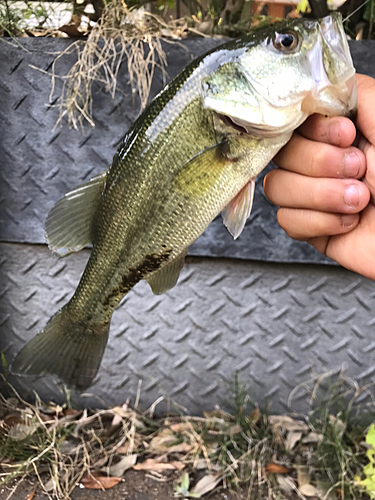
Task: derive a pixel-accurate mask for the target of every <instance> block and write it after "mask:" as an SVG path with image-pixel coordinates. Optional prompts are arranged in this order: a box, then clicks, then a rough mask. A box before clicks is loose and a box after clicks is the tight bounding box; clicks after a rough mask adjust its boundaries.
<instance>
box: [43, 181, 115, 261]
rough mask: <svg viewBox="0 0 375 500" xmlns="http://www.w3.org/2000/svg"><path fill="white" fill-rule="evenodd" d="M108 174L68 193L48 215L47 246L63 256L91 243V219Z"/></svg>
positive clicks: (46, 227) (46, 225) (46, 228)
mask: <svg viewBox="0 0 375 500" xmlns="http://www.w3.org/2000/svg"><path fill="white" fill-rule="evenodd" d="M106 175H107V172H103V173H102V174H100V175H97V176H96V177H93V178H92V179H91V180H90V181H89V182H87V183H85V184H82V185H81V186H79V187H77V188H76V189H74V190H73V191H70V192H69V193H67V194H66V195H65V196H64V198H62V199H61V200H59V201H58V202H57V203H56V205H55V206H54V207H53V208H52V210H51V211H50V213H49V214H48V217H47V220H46V224H45V232H46V237H47V242H48V246H49V247H50V249H51V250H52V251H53V252H55V253H57V254H58V255H59V256H60V257H65V256H66V255H68V254H70V253H72V252H78V250H81V248H84V247H85V246H86V245H88V244H89V243H91V228H92V220H93V217H94V214H95V211H96V207H97V205H98V201H99V198H100V196H101V194H102V192H103V189H104V184H105V179H106Z"/></svg>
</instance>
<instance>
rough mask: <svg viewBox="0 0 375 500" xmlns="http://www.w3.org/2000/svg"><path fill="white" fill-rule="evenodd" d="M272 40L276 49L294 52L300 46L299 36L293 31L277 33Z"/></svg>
mask: <svg viewBox="0 0 375 500" xmlns="http://www.w3.org/2000/svg"><path fill="white" fill-rule="evenodd" d="M272 42H273V46H274V47H275V49H277V50H279V51H280V52H286V53H288V52H293V51H294V50H295V49H296V48H297V46H298V36H297V35H296V34H295V33H293V32H292V31H288V32H286V33H276V34H275V36H274V37H273V40H272Z"/></svg>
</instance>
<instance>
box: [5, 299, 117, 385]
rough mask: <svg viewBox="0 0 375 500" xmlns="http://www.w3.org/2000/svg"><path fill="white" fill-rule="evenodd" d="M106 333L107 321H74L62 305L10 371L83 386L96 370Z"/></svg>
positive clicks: (105, 342) (101, 354)
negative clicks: (49, 377) (53, 377)
mask: <svg viewBox="0 0 375 500" xmlns="http://www.w3.org/2000/svg"><path fill="white" fill-rule="evenodd" d="M108 332H109V323H107V324H105V325H98V326H95V327H93V326H92V325H90V324H89V322H88V321H82V320H80V321H74V319H72V317H71V316H70V315H69V311H68V310H67V307H66V306H65V307H64V308H63V309H61V310H60V311H59V312H58V313H56V314H55V315H54V316H53V317H52V318H51V319H50V320H49V322H48V323H47V325H46V327H45V328H44V330H42V331H41V332H40V333H39V334H38V335H36V336H35V337H34V338H33V339H32V340H31V341H30V342H29V343H28V344H26V345H25V347H23V349H22V350H21V351H20V352H19V353H18V354H17V356H16V358H15V360H14V361H13V364H12V366H11V371H12V372H13V373H15V374H21V375H36V376H41V375H45V374H47V373H49V374H55V375H57V376H59V377H60V378H61V379H62V380H63V381H64V382H65V383H66V384H67V385H70V386H75V387H77V388H78V389H86V388H87V387H89V386H90V385H91V383H92V381H93V379H94V378H95V376H96V374H97V371H98V369H99V366H100V362H101V360H102V357H103V353H104V349H105V347H106V344H107V340H108Z"/></svg>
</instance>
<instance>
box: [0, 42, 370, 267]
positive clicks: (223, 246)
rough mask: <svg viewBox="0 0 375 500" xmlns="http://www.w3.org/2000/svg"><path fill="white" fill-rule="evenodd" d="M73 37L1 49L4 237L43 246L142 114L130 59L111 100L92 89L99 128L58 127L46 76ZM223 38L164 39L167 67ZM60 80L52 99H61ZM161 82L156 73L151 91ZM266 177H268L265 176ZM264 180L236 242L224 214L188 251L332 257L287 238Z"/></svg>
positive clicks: (363, 66)
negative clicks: (49, 227)
mask: <svg viewBox="0 0 375 500" xmlns="http://www.w3.org/2000/svg"><path fill="white" fill-rule="evenodd" d="M69 43H70V42H69V41H67V40H64V39H28V40H27V39H26V40H24V41H22V47H21V46H20V45H19V44H17V45H15V46H12V45H9V44H5V43H4V42H3V43H2V45H1V47H0V68H1V72H0V127H1V135H0V155H1V156H0V158H1V159H0V161H1V170H0V180H1V184H2V186H3V189H2V193H1V197H0V220H1V221H2V224H1V227H0V241H17V242H27V243H44V232H43V223H44V220H45V217H46V215H47V213H48V211H49V210H50V209H51V207H52V206H53V204H54V203H55V202H56V201H57V200H58V199H59V198H60V197H61V196H63V195H64V194H65V193H66V192H67V191H68V190H70V189H72V188H73V187H75V186H77V185H78V184H80V183H82V182H84V181H86V180H87V179H88V178H90V177H91V176H93V175H95V174H97V173H99V172H101V171H103V170H104V169H105V168H107V166H108V165H109V163H110V162H111V159H112V156H113V154H114V152H115V151H116V149H117V147H118V145H119V143H120V141H121V139H122V137H123V135H124V134H125V132H126V130H127V129H128V127H129V126H130V124H131V123H132V121H133V120H134V119H135V117H136V115H137V113H138V105H137V102H135V103H134V102H133V98H132V95H131V92H130V88H129V86H128V85H127V83H126V82H127V80H128V75H127V73H126V69H125V66H126V65H125V64H124V65H123V66H122V69H121V71H120V74H119V78H118V81H119V92H118V93H117V96H116V100H115V101H113V100H111V99H110V98H109V96H108V95H106V94H105V93H104V92H103V91H102V90H101V89H100V88H99V87H98V86H96V87H95V86H94V89H93V93H94V102H93V110H94V111H93V114H94V118H95V122H96V127H95V128H94V129H91V128H87V129H86V132H85V135H84V136H83V135H81V133H79V132H78V133H77V132H76V131H74V130H69V129H68V128H67V127H66V126H64V127H62V128H58V129H56V130H54V131H53V127H54V125H55V122H56V120H57V117H58V109H57V108H56V107H50V106H48V105H47V103H48V101H49V94H50V90H51V82H50V78H49V77H48V75H46V74H45V73H42V72H41V71H38V70H37V69H35V68H40V69H42V70H43V71H49V70H50V69H51V65H52V63H53V61H54V59H55V57H56V53H57V52H58V51H61V50H63V49H65V48H66V47H67V46H68V44H69ZM218 43H219V41H218V40H215V41H214V40H207V39H204V40H202V39H198V40H197V39H195V40H186V41H184V42H183V44H184V45H185V46H186V47H187V48H188V51H186V50H185V49H183V48H182V47H181V45H178V44H174V45H171V44H166V45H165V50H166V51H167V53H168V72H169V75H170V77H173V76H174V75H176V74H177V73H178V72H179V71H180V70H181V69H182V68H183V67H184V66H185V65H186V64H187V63H188V62H189V61H190V60H191V54H194V55H197V54H199V53H202V52H204V51H206V50H208V49H209V48H211V47H212V46H214V45H215V44H218ZM351 47H352V49H353V54H354V57H355V64H356V66H357V68H358V70H359V71H363V72H367V73H369V74H373V75H374V74H375V69H374V64H373V53H374V49H375V44H374V43H373V42H361V43H359V44H354V45H353V44H352V45H351ZM74 61H75V54H74V53H73V54H70V55H67V56H66V57H64V58H61V59H60V60H59V63H58V65H57V66H56V70H57V72H58V73H59V74H61V75H64V74H66V73H67V72H68V70H69V67H70V66H71V65H72V63H73V62H74ZM59 83H61V82H59V81H58V82H57V88H56V91H55V94H54V95H53V96H52V102H53V103H54V104H56V103H57V101H56V99H57V97H58V96H59V91H60V85H59ZM162 86H163V82H162V78H161V75H160V73H157V74H156V78H155V81H154V85H153V88H152V95H155V94H156V93H157V92H158V91H159V90H160V89H161V88H162ZM263 175H264V174H263ZM262 178H263V176H260V177H259V179H258V183H257V190H256V196H255V204H254V208H253V213H252V216H251V219H250V221H249V222H248V227H247V228H246V229H245V231H244V232H243V234H242V235H241V237H240V238H239V239H238V240H237V241H236V242H234V241H233V238H232V237H231V236H230V235H229V234H228V232H227V231H226V230H225V228H224V227H223V225H222V222H221V217H219V218H218V219H217V220H216V221H214V222H213V224H211V226H210V227H209V228H208V230H207V231H206V232H205V234H204V235H203V236H202V237H201V238H200V239H199V240H198V241H197V242H196V243H195V244H194V245H192V247H191V249H190V251H189V253H190V255H206V256H217V257H235V258H242V259H257V260H262V261H265V260H269V261H277V262H320V263H323V262H326V263H329V262H331V261H330V260H329V259H327V258H325V257H323V256H321V255H320V254H319V253H318V252H316V251H315V250H314V249H313V248H312V247H310V246H309V245H307V244H305V243H300V242H296V241H292V240H291V239H289V238H288V237H287V236H286V234H285V233H284V232H283V231H282V229H281V228H280V227H279V226H278V224H277V222H276V216H275V214H276V208H275V207H274V206H273V205H272V204H271V203H270V202H269V201H268V200H267V199H266V198H265V196H264V194H263V190H262V187H261V186H262Z"/></svg>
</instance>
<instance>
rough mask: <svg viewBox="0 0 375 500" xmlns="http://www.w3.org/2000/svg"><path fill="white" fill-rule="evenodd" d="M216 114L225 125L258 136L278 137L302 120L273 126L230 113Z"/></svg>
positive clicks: (238, 131)
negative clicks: (249, 120)
mask: <svg viewBox="0 0 375 500" xmlns="http://www.w3.org/2000/svg"><path fill="white" fill-rule="evenodd" d="M216 116H217V117H218V118H219V119H220V120H221V121H222V122H223V123H224V125H225V126H226V127H228V128H230V129H232V130H233V131H235V132H236V133H238V134H242V135H244V134H246V135H249V136H251V137H258V138H272V137H277V136H278V135H280V134H283V133H286V132H289V131H290V130H294V129H295V128H296V127H298V126H299V125H300V123H299V122H300V121H301V122H302V120H299V119H296V120H295V122H293V123H287V124H286V125H283V126H280V127H272V126H268V125H265V124H254V123H251V122H248V121H246V120H241V118H236V117H234V116H230V115H224V114H222V113H216Z"/></svg>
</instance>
